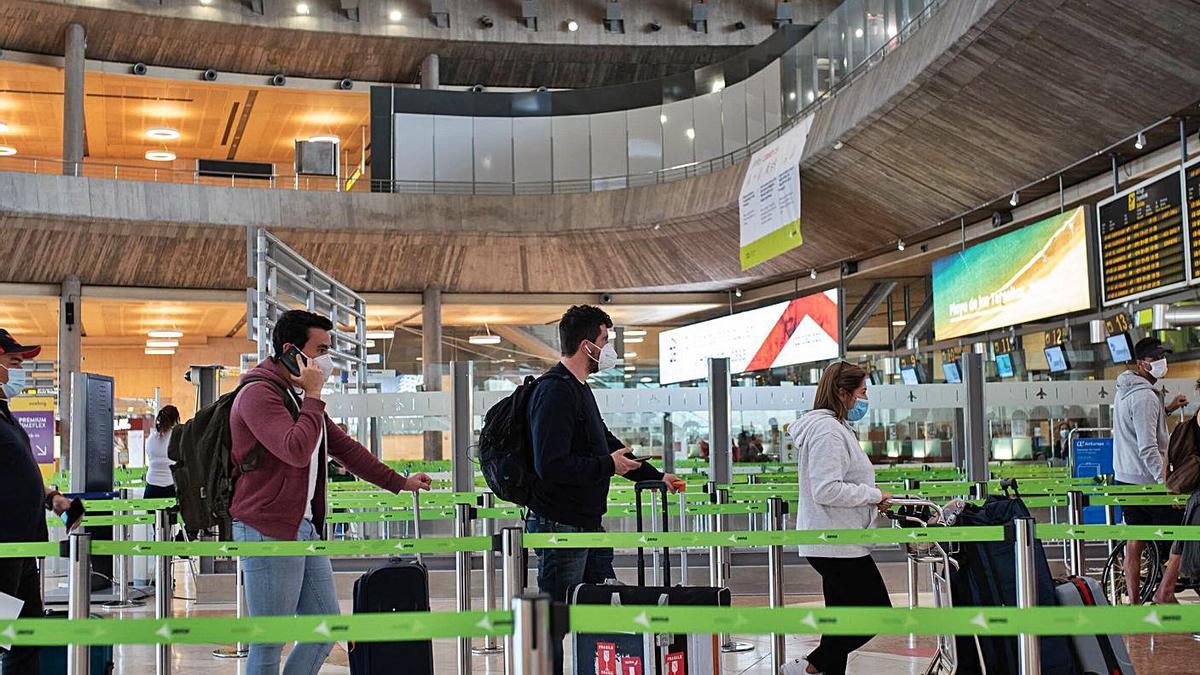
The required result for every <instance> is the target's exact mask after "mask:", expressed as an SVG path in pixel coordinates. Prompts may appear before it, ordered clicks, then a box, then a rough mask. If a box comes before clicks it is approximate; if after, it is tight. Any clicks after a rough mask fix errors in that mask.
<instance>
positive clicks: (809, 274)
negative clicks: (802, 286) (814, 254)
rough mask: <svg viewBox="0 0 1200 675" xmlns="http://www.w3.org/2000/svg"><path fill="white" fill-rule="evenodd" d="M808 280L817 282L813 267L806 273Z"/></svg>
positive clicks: (815, 270) (815, 271)
mask: <svg viewBox="0 0 1200 675" xmlns="http://www.w3.org/2000/svg"><path fill="white" fill-rule="evenodd" d="M808 278H809V279H812V280H813V281H816V280H817V269H816V268H815V267H814V268H813V270H812V271H811V272H809V273H808Z"/></svg>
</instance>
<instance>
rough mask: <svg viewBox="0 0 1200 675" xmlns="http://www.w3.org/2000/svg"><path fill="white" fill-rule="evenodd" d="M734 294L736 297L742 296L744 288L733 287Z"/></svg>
mask: <svg viewBox="0 0 1200 675" xmlns="http://www.w3.org/2000/svg"><path fill="white" fill-rule="evenodd" d="M733 295H734V297H737V298H740V297H742V289H740V288H735V289H733Z"/></svg>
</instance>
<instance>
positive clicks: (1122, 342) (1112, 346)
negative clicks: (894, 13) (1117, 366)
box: [1108, 333, 1133, 363]
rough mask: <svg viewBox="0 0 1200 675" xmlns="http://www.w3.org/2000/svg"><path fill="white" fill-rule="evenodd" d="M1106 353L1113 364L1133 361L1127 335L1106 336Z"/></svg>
mask: <svg viewBox="0 0 1200 675" xmlns="http://www.w3.org/2000/svg"><path fill="white" fill-rule="evenodd" d="M1108 353H1109V355H1110V356H1112V362H1113V363H1129V362H1130V361H1132V360H1133V348H1132V347H1131V346H1130V345H1129V335H1128V334H1127V333H1117V334H1116V335H1109V336H1108Z"/></svg>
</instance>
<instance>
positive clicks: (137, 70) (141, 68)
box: [129, 61, 150, 75]
mask: <svg viewBox="0 0 1200 675" xmlns="http://www.w3.org/2000/svg"><path fill="white" fill-rule="evenodd" d="M149 70H150V69H149V68H147V67H146V64H144V63H142V62H141V61H139V62H137V63H135V64H133V67H132V68H130V69H129V71H130V72H131V73H133V74H134V75H145V74H146V72H147V71H149Z"/></svg>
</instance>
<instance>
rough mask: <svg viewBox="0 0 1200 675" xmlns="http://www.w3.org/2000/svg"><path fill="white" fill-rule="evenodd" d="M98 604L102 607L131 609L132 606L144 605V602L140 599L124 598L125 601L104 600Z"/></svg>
mask: <svg viewBox="0 0 1200 675" xmlns="http://www.w3.org/2000/svg"><path fill="white" fill-rule="evenodd" d="M100 606H101V607H103V608H104V609H132V608H134V607H145V606H146V603H144V602H142V601H141V600H126V601H125V602H120V601H113V602H105V603H102V604H101V605H100Z"/></svg>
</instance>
